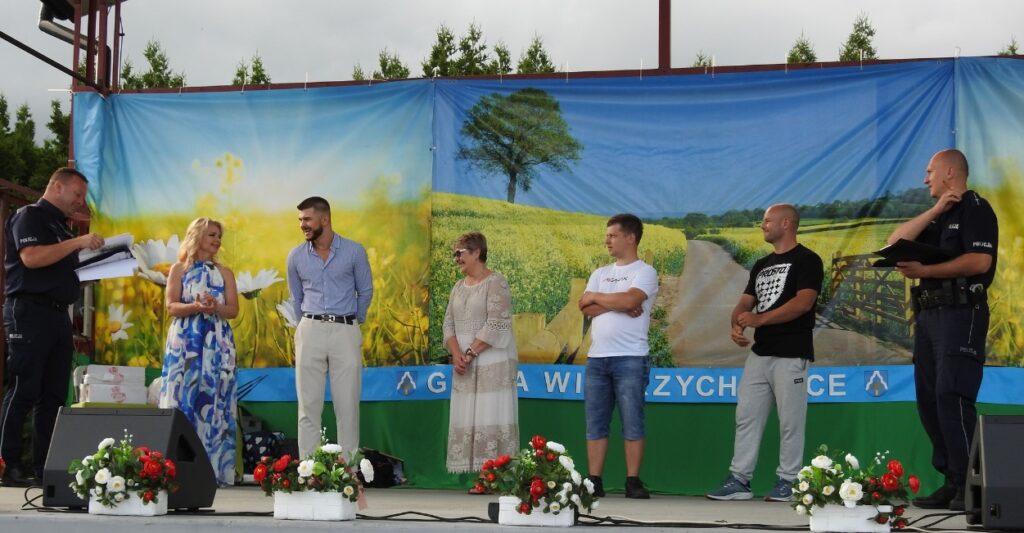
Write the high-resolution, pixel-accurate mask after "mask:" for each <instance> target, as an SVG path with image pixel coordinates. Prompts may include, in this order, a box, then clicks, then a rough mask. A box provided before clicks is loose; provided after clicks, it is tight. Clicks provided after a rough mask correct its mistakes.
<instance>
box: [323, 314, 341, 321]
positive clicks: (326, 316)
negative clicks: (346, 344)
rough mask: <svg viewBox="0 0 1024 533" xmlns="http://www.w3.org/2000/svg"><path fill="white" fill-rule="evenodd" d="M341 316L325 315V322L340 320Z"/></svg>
mask: <svg viewBox="0 0 1024 533" xmlns="http://www.w3.org/2000/svg"><path fill="white" fill-rule="evenodd" d="M339 318H341V317H339V316H337V315H324V322H338V319H339Z"/></svg>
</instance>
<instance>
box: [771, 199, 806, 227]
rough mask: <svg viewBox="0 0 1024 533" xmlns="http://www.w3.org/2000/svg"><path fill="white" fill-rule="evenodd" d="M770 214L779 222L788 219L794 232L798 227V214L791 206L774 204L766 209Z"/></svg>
mask: <svg viewBox="0 0 1024 533" xmlns="http://www.w3.org/2000/svg"><path fill="white" fill-rule="evenodd" d="M768 211H771V212H772V214H774V215H776V216H778V217H779V219H781V220H785V219H789V220H790V221H792V224H793V229H794V230H795V229H796V228H797V227H799V226H800V213H799V212H798V211H797V210H796V207H793V204H775V205H773V206H771V207H769V208H768Z"/></svg>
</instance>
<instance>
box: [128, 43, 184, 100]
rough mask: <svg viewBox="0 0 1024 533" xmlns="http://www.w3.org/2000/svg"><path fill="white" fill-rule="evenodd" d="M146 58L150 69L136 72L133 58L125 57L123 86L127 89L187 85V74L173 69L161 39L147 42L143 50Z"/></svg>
mask: <svg viewBox="0 0 1024 533" xmlns="http://www.w3.org/2000/svg"><path fill="white" fill-rule="evenodd" d="M142 56H143V57H145V58H146V64H147V65H148V66H149V70H147V71H145V72H142V73H136V72H135V65H134V64H132V62H131V60H129V59H125V61H124V66H123V67H121V87H122V88H125V89H163V88H168V87H171V88H176V87H182V86H184V85H185V74H184V73H180V72H178V73H176V72H174V71H172V70H171V61H170V59H168V58H167V53H166V52H164V50H163V48H162V47H161V46H160V41H157V40H152V41H149V42H148V43H146V48H145V49H144V50H143V51H142Z"/></svg>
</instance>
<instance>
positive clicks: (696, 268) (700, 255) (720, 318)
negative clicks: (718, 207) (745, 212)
mask: <svg viewBox="0 0 1024 533" xmlns="http://www.w3.org/2000/svg"><path fill="white" fill-rule="evenodd" d="M686 244H687V251H686V264H685V266H684V267H683V273H682V275H681V276H679V277H678V278H671V277H667V276H666V277H664V278H663V280H662V283H663V286H664V287H663V290H664V292H665V293H666V298H667V299H672V300H674V302H665V303H666V305H665V308H666V309H667V310H668V322H669V326H668V336H669V341H670V342H671V343H672V354H673V357H674V359H675V362H676V365H678V366H681V367H687V366H697V367H703V366H727V367H728V366H743V362H744V360H746V357H747V354H748V353H749V349H748V348H740V347H739V346H736V344H735V343H733V342H732V339H730V338H729V318H730V316H731V315H732V309H733V307H735V306H736V302H737V301H738V300H739V297H740V294H742V293H743V289H744V288H745V287H746V285H747V278H748V277H749V276H750V272H749V271H748V270H747V269H745V268H743V266H742V265H739V264H737V263H736V262H735V261H734V260H733V258H732V256H731V255H729V253H728V252H727V251H725V250H724V249H723V248H722V247H721V246H718V245H717V244H715V243H712V242H708V241H699V240H689V241H687V243H686ZM673 284H674V286H665V285H673ZM659 296H660V295H659ZM659 299H660V298H659ZM747 336H748V337H749V338H751V340H753V330H750V329H748V330H747ZM814 354H815V364H816V365H828V366H835V365H857V364H909V363H910V354H909V353H908V352H907V351H906V350H905V349H903V348H902V347H899V346H893V345H890V344H884V343H882V342H881V341H879V340H878V339H876V338H874V337H869V336H866V335H861V334H860V333H856V332H853V331H850V330H846V329H841V328H840V327H839V326H837V325H835V324H833V323H830V322H827V321H825V320H824V319H822V317H821V316H820V315H819V316H818V320H817V325H816V326H815V329H814Z"/></svg>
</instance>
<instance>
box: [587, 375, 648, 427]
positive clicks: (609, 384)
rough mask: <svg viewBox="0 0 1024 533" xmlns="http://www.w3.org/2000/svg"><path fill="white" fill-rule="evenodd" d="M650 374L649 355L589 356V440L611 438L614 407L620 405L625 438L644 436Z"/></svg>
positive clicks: (620, 416)
mask: <svg viewBox="0 0 1024 533" xmlns="http://www.w3.org/2000/svg"><path fill="white" fill-rule="evenodd" d="M650 373H651V360H650V358H649V357H647V356H625V357H621V356H620V357H588V358H587V371H586V373H585V374H584V378H583V400H584V401H583V403H584V408H585V409H586V413H587V440H597V439H603V438H607V437H608V426H609V424H611V420H612V409H613V408H614V407H615V405H616V404H618V406H619V418H620V420H621V421H622V437H623V438H624V439H626V440H640V439H642V438H644V435H645V432H644V394H645V392H646V391H647V382H648V381H649V378H650Z"/></svg>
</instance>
